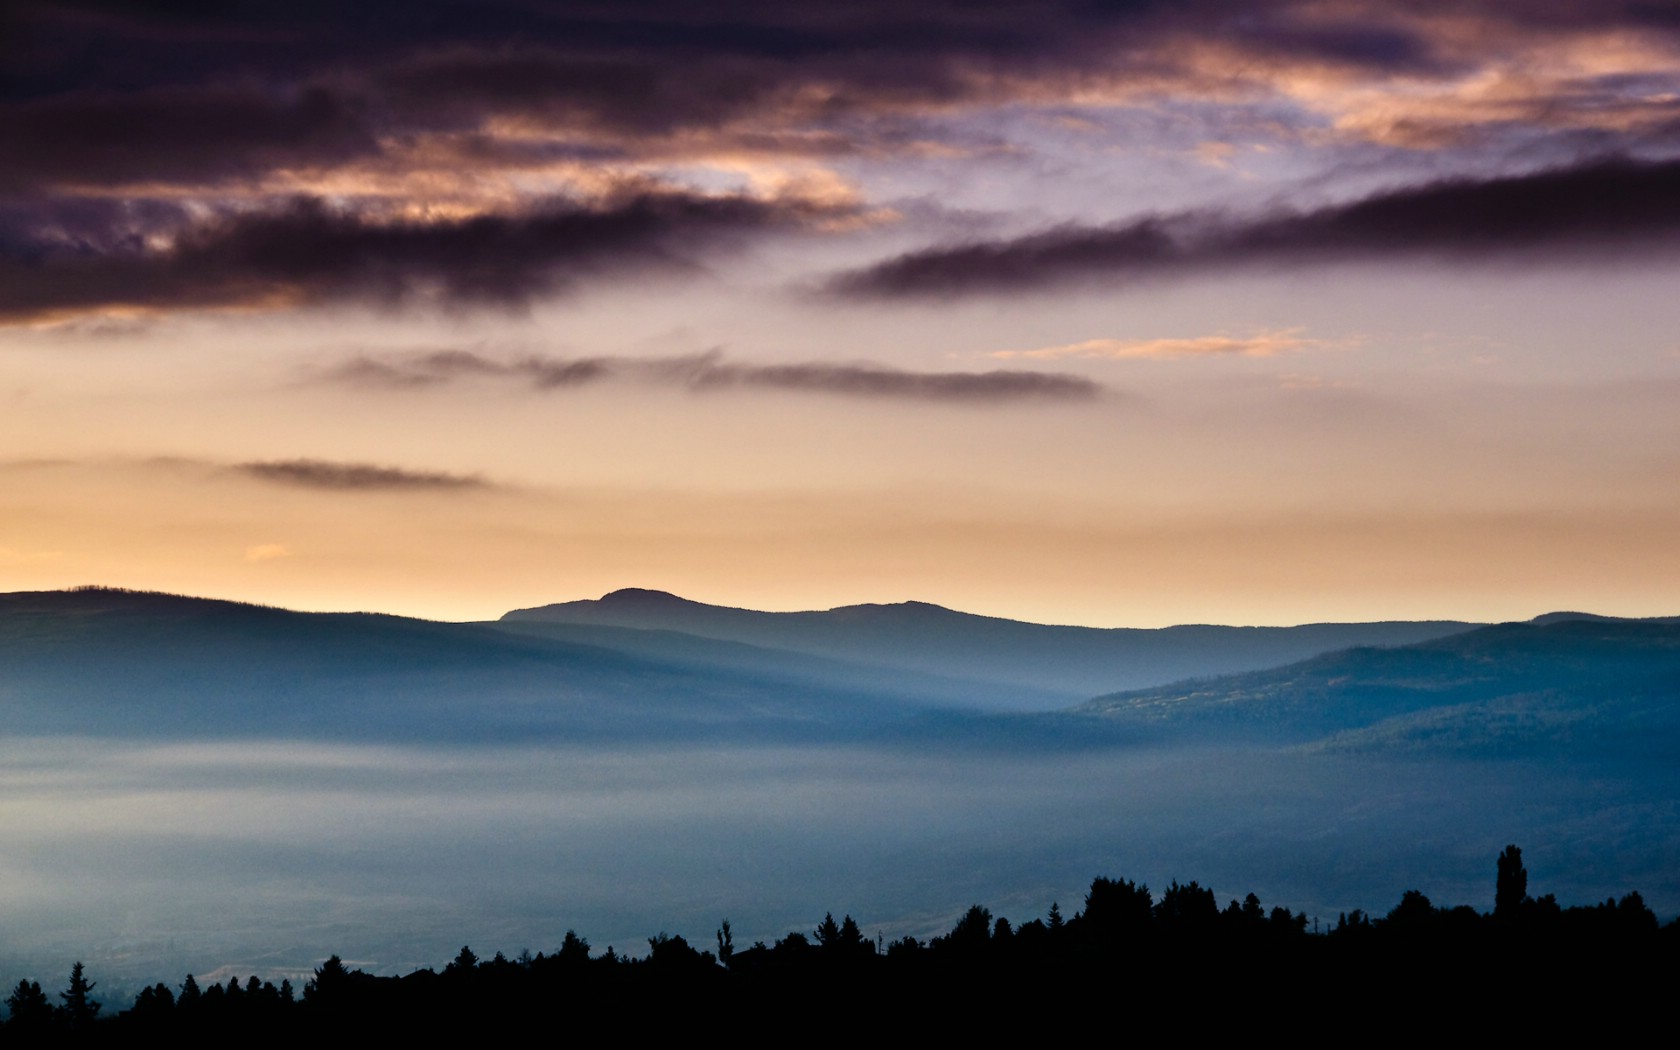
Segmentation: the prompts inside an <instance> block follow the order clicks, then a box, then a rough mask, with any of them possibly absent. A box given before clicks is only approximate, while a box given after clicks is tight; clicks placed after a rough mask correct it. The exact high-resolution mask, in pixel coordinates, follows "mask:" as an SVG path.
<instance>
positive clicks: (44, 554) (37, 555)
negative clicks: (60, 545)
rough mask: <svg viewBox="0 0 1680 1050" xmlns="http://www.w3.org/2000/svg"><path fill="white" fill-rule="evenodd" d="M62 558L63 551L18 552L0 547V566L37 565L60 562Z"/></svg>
mask: <svg viewBox="0 0 1680 1050" xmlns="http://www.w3.org/2000/svg"><path fill="white" fill-rule="evenodd" d="M63 557H64V552H63V551H20V550H14V549H13V548H11V547H0V565H11V566H22V565H39V564H41V563H43V562H54V561H60V560H62V559H63Z"/></svg>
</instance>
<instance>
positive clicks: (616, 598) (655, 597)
mask: <svg viewBox="0 0 1680 1050" xmlns="http://www.w3.org/2000/svg"><path fill="white" fill-rule="evenodd" d="M599 601H600V602H601V603H602V604H605V605H699V604H700V603H699V602H695V601H690V600H689V599H687V598H683V597H679V596H678V595H675V594H672V593H671V592H670V591H656V590H652V589H650V588H647V587H621V588H619V589H618V590H616V591H608V592H607V593H606V594H603V595H601V597H600V599H599Z"/></svg>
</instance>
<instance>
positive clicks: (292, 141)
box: [0, 86, 378, 193]
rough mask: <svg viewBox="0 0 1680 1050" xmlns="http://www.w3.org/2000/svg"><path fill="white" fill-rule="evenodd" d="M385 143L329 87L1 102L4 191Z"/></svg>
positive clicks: (311, 157) (181, 172) (239, 171)
mask: <svg viewBox="0 0 1680 1050" xmlns="http://www.w3.org/2000/svg"><path fill="white" fill-rule="evenodd" d="M377 151H378V146H377V143H376V142H375V139H374V134H373V131H372V129H370V128H369V127H368V126H367V125H366V123H365V122H364V120H363V119H362V117H361V116H360V115H359V114H358V113H357V112H355V109H354V106H353V104H352V103H351V102H349V101H347V100H346V99H344V98H341V97H339V96H337V95H335V94H333V93H331V92H328V91H326V90H323V89H320V88H313V89H309V90H304V91H301V92H296V93H287V96H284V97H280V98H275V97H272V96H270V95H269V94H267V93H265V92H262V91H258V90H255V89H251V88H225V87H219V86H217V87H204V88H197V87H195V88H167V89H156V90H148V91H143V92H136V93H132V94H126V95H119V94H114V93H109V92H105V93H74V94H70V95H65V96H58V97H53V98H47V99H39V100H34V101H31V102H27V103H23V104H21V105H15V106H0V154H3V155H4V156H5V157H6V163H5V165H3V166H0V193H20V192H24V191H29V190H33V189H38V188H40V187H44V186H54V185H56V186H61V187H72V188H89V187H99V186H121V185H125V184H130V183H136V182H166V183H180V184H187V185H197V184H201V183H216V182H220V181H223V180H225V179H228V178H233V177H247V176H255V175H260V174H262V173H264V172H267V171H271V170H275V169H281V168H285V169H295V168H299V167H304V168H310V167H323V166H331V165H336V164H342V163H345V162H347V161H350V160H353V159H355V158H357V157H362V156H368V155H372V154H374V153H376V152H377Z"/></svg>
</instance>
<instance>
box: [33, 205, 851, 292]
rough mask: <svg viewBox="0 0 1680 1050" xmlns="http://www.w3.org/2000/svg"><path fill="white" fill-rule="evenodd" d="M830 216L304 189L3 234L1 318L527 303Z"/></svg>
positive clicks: (813, 211) (683, 264)
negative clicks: (74, 227) (75, 228)
mask: <svg viewBox="0 0 1680 1050" xmlns="http://www.w3.org/2000/svg"><path fill="white" fill-rule="evenodd" d="M833 214H834V208H833V207H832V206H830V205H824V204H814V203H811V202H806V201H801V200H797V199H763V198H755V197H750V196H744V195H704V194H697V193H685V192H681V191H645V192H633V193H628V194H625V195H622V196H619V197H616V198H613V199H610V200H608V201H605V202H603V203H601V204H600V205H596V206H591V205H584V204H579V203H576V202H571V201H551V202H548V203H547V204H545V205H544V206H542V207H538V208H533V209H531V210H528V211H521V212H517V213H513V214H489V215H478V216H473V217H468V218H463V219H458V220H441V221H425V220H404V219H382V218H376V217H370V216H367V215H363V214H360V213H358V212H356V211H355V210H353V209H350V210H345V209H337V208H332V207H329V206H328V205H327V204H325V203H324V202H322V201H320V200H315V199H300V200H295V201H292V202H290V203H289V204H287V205H286V206H284V207H281V208H279V209H276V210H272V211H262V212H257V213H254V214H237V213H236V214H230V215H222V216H218V217H215V218H212V219H209V220H206V221H203V222H199V223H196V224H193V225H190V226H188V227H187V228H185V229H183V230H181V231H180V232H179V233H178V234H176V235H175V236H173V238H171V239H168V240H167V242H166V243H163V244H160V245H155V244H154V241H156V240H159V239H160V238H146V239H141V240H139V242H138V243H136V242H135V241H133V240H126V241H117V242H116V243H108V244H106V243H89V241H88V240H87V239H86V238H82V239H79V240H77V241H76V242H74V243H69V244H66V243H63V242H62V241H55V240H48V239H46V238H37V239H36V240H35V242H34V243H33V244H28V245H24V246H21V247H20V246H17V245H13V246H12V247H11V250H10V251H6V250H5V249H6V247H7V246H6V244H5V242H4V240H0V321H11V322H13V323H17V322H22V321H29V320H32V319H42V318H52V317H55V316H59V315H64V314H70V313H75V312H85V311H96V310H102V309H109V308H123V309H129V310H169V309H185V308H196V307H230V306H243V307H263V306H284V305H301V304H314V303H324V302H332V301H344V300H359V301H364V302H373V303H389V304H395V303H400V302H405V301H414V300H420V301H432V302H438V303H443V304H453V305H462V304H475V305H498V306H504V307H505V306H513V305H521V304H524V303H526V302H528V301H529V300H531V299H533V298H535V297H537V296H540V295H546V294H554V293H558V292H562V291H565V290H567V289H569V288H571V287H572V286H573V285H574V284H575V283H577V282H578V281H581V280H584V279H586V278H589V277H593V276H599V275H602V274H605V273H615V272H624V271H633V272H647V271H653V270H667V271H668V270H673V269H686V268H691V267H693V266H694V265H696V264H695V263H694V261H693V260H692V259H691V253H692V252H693V251H694V250H695V249H697V248H699V247H700V246H701V245H706V246H712V247H715V246H718V245H720V244H722V243H723V242H726V241H729V240H730V239H732V238H735V237H738V236H740V235H743V234H748V233H754V232H762V231H768V230H771V229H776V228H793V227H798V226H803V225H807V224H809V223H811V222H813V221H817V220H820V219H822V218H825V217H830V216H832V215H833Z"/></svg>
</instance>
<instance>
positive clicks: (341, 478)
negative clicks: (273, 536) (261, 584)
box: [233, 459, 485, 549]
mask: <svg viewBox="0 0 1680 1050" xmlns="http://www.w3.org/2000/svg"><path fill="white" fill-rule="evenodd" d="M233 469H234V470H236V471H238V472H240V473H242V474H245V475H247V476H248V477H253V478H256V479H258V480H260V481H272V482H276V483H279V484H284V485H299V486H303V487H305V488H316V489H329V490H333V491H345V492H364V491H382V490H389V491H425V490H452V489H471V488H482V487H484V485H485V481H484V479H483V478H480V477H478V476H477V475H473V474H447V473H443V472H441V471H424V470H405V469H402V468H399V467H382V466H375V465H373V464H369V463H334V462H329V461H327V460H320V459H287V460H274V461H268V462H255V463H239V464H236V465H235V466H234V467H233ZM253 549H255V548H253Z"/></svg>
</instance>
